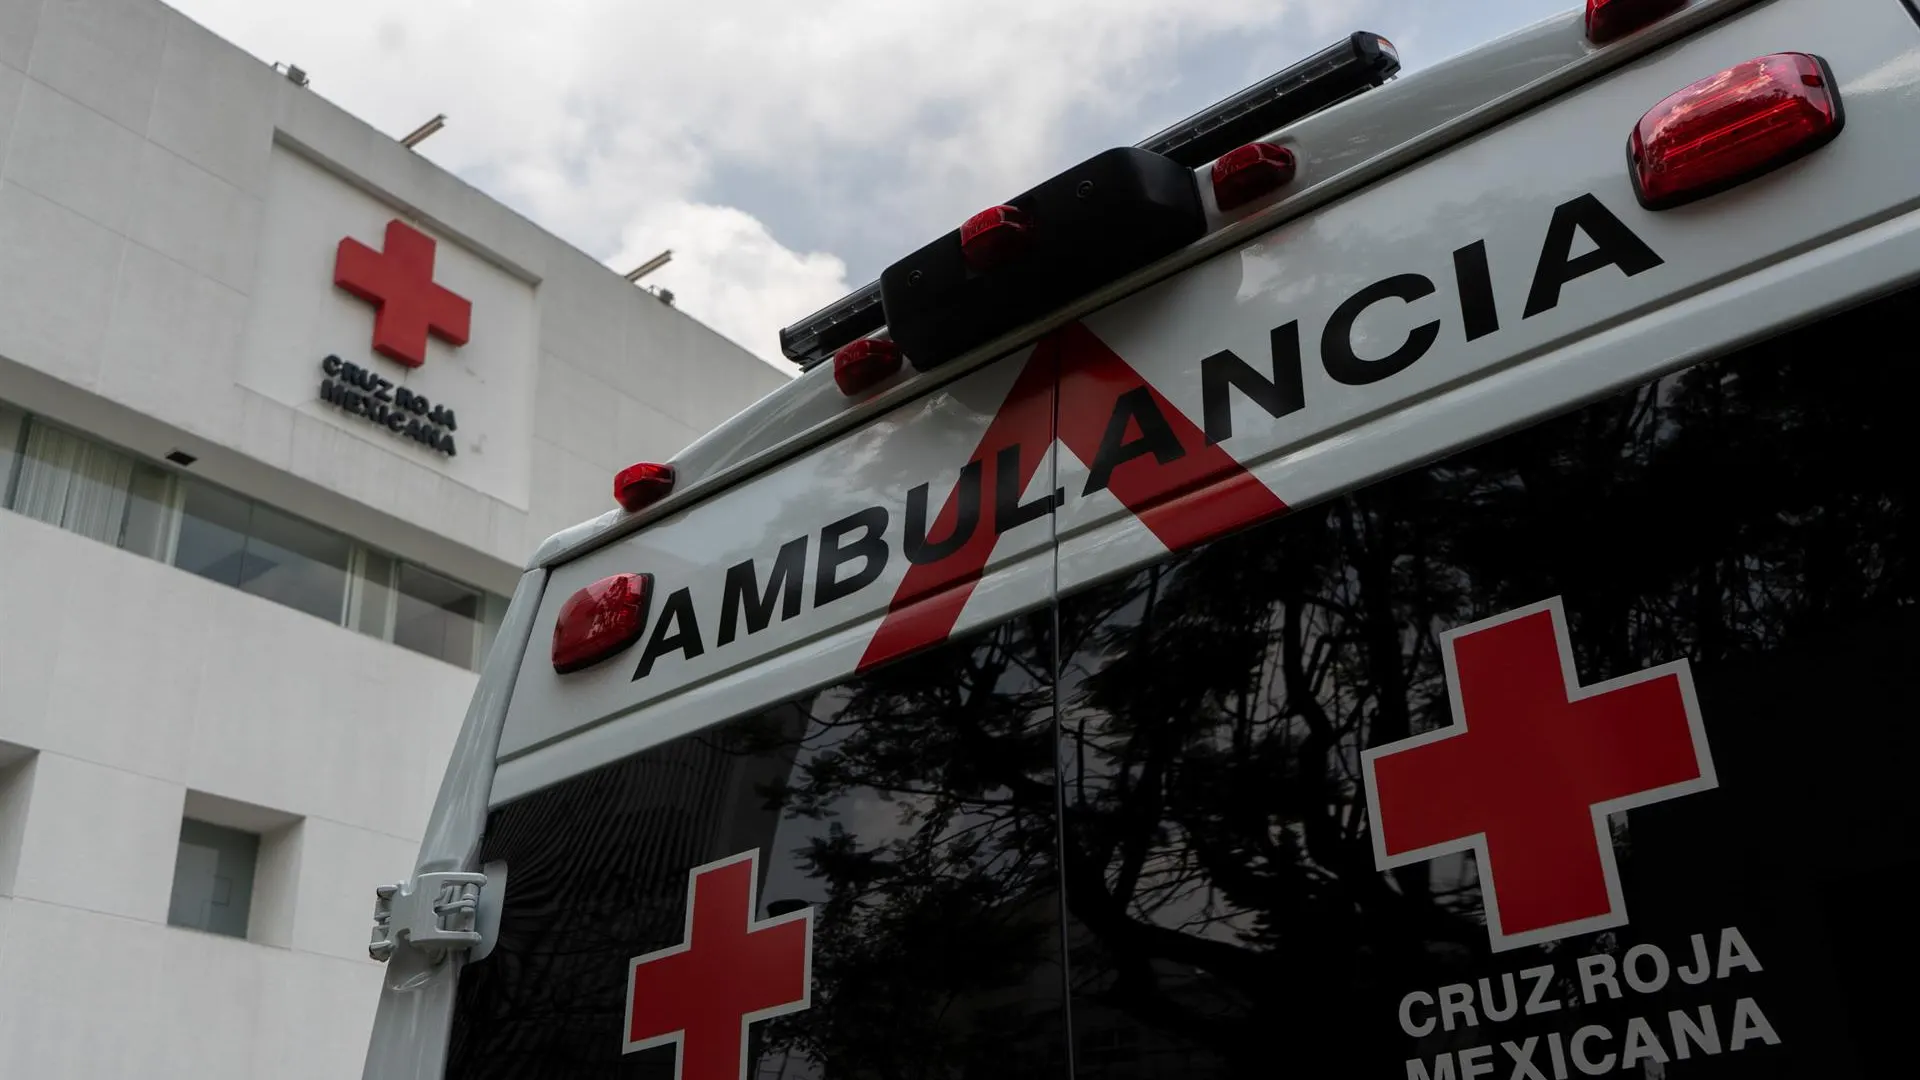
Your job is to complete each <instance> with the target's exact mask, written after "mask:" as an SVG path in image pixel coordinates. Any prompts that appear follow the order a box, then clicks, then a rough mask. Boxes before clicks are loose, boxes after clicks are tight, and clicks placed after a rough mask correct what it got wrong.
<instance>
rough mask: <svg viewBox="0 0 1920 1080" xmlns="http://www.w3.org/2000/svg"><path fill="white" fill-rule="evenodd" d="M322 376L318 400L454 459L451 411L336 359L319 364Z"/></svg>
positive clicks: (383, 378)
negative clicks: (364, 418) (362, 417)
mask: <svg viewBox="0 0 1920 1080" xmlns="http://www.w3.org/2000/svg"><path fill="white" fill-rule="evenodd" d="M320 371H321V373H322V374H324V375H326V378H325V379H322V380H321V381H320V400H321V401H324V402H326V403H327V404H329V405H333V406H336V407H338V408H339V409H341V410H342V411H343V412H349V413H352V414H353V415H355V416H364V417H366V418H367V420H368V421H370V422H372V423H374V424H376V425H378V426H380V427H383V428H386V429H387V430H388V431H391V432H393V433H394V434H395V435H398V436H400V437H402V438H406V439H412V440H413V441H414V442H417V443H420V444H421V445H423V446H430V447H432V448H434V449H435V450H438V451H440V452H441V453H443V454H445V455H447V456H448V457H452V456H454V447H453V435H452V434H450V433H451V432H452V431H454V430H455V429H457V428H458V427H459V426H460V425H459V423H458V422H457V421H456V419H455V418H454V415H453V410H452V409H449V408H447V407H446V406H444V405H435V404H433V403H432V402H430V401H428V400H427V399H426V397H425V396H424V395H422V394H416V393H414V392H413V391H411V390H409V389H407V388H406V387H404V386H395V385H394V383H393V380H392V379H388V378H385V377H384V376H381V375H379V374H377V373H375V372H373V371H371V370H369V369H367V368H363V367H361V366H360V365H358V364H349V363H347V362H346V361H344V360H342V359H340V358H339V357H337V356H329V357H327V358H326V359H325V360H322V361H320Z"/></svg>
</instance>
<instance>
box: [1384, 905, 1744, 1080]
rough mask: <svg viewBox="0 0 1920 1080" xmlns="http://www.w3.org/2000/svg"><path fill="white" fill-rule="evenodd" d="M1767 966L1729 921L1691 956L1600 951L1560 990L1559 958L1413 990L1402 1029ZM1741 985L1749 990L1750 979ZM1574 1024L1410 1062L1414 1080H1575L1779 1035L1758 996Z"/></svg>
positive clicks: (1655, 950)
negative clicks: (1490, 975) (1495, 974)
mask: <svg viewBox="0 0 1920 1080" xmlns="http://www.w3.org/2000/svg"><path fill="white" fill-rule="evenodd" d="M1761 970H1762V968H1761V966H1760V960H1759V958H1758V957H1757V956H1756V955H1755V954H1754V951H1753V949H1752V947H1751V946H1749V945H1748V944H1747V940H1746V938H1745V937H1744V936H1742V935H1741V933H1740V930H1739V928H1738V927H1731V926H1730V927H1727V928H1725V929H1723V930H1721V931H1720V933H1719V934H1718V940H1717V942H1716V941H1714V940H1712V939H1711V938H1710V937H1709V935H1706V934H1695V935H1693V936H1692V938H1691V939H1690V940H1689V941H1688V948H1687V951H1686V954H1685V955H1682V956H1679V957H1669V956H1668V955H1667V953H1666V951H1665V950H1663V949H1661V948H1660V947H1659V946H1658V945H1652V944H1647V943H1641V944H1638V945H1634V946H1632V947H1631V948H1629V949H1627V950H1626V952H1625V953H1624V954H1622V955H1621V956H1619V957H1615V956H1613V955H1612V954H1610V953H1597V954H1594V955H1592V956H1583V957H1580V958H1579V959H1578V960H1577V961H1575V963H1574V971H1573V972H1572V974H1573V976H1574V979H1573V982H1572V983H1571V984H1568V985H1567V986H1566V991H1565V992H1561V991H1560V989H1559V984H1557V983H1556V976H1557V975H1558V974H1559V972H1557V971H1556V969H1555V968H1554V966H1553V965H1552V964H1542V965H1540V966H1538V967H1530V968H1526V969H1525V970H1522V971H1518V972H1507V973H1505V974H1503V975H1501V976H1500V977H1499V978H1497V979H1494V978H1481V979H1478V980H1476V981H1475V982H1471V983H1464V982H1463V983H1453V984H1450V985H1447V986H1442V987H1439V988H1438V989H1437V990H1434V991H1431V992H1429V991H1426V990H1415V991H1413V992H1412V993H1410V994H1408V995H1406V996H1405V997H1403V998H1401V999H1400V1009H1399V1020H1400V1030H1402V1031H1404V1032H1406V1034H1407V1036H1408V1037H1409V1038H1414V1039H1423V1038H1427V1037H1429V1036H1432V1035H1434V1034H1436V1033H1438V1032H1452V1031H1456V1030H1465V1029H1469V1028H1476V1027H1479V1026H1481V1025H1482V1024H1486V1025H1494V1024H1502V1023H1505V1022H1507V1021H1509V1020H1512V1019H1514V1018H1515V1017H1517V1016H1539V1015H1542V1014H1545V1013H1556V1012H1559V1011H1561V1010H1562V1009H1564V1008H1568V1007H1569V1005H1570V1004H1572V1001H1571V999H1572V998H1573V997H1574V996H1575V995H1576V994H1577V1001H1578V1004H1581V1005H1595V1004H1598V1003H1600V1002H1603V1001H1618V1000H1621V999H1622V998H1626V997H1631V996H1634V995H1651V994H1659V993H1662V992H1665V991H1667V990H1669V989H1671V988H1673V987H1675V986H1676V985H1678V986H1701V985H1703V984H1706V983H1709V982H1714V981H1719V980H1725V979H1730V978H1733V977H1735V976H1737V975H1742V974H1747V973H1751V974H1759V973H1760V972H1761ZM1742 989H1745V987H1744V986H1743V987H1742ZM1566 1027H1567V1029H1570V1030H1558V1031H1549V1032H1547V1033H1545V1034H1542V1035H1528V1036H1526V1037H1523V1038H1514V1039H1499V1038H1497V1037H1496V1038H1493V1039H1492V1040H1491V1041H1489V1042H1487V1043H1485V1044H1483V1045H1480V1046H1474V1047H1470V1048H1468V1049H1465V1050H1455V1051H1451V1052H1447V1053H1442V1054H1439V1055H1437V1056H1435V1057H1432V1058H1427V1057H1415V1058H1410V1059H1408V1061H1407V1074H1406V1075H1407V1080H1479V1078H1480V1077H1490V1078H1494V1077H1497V1078H1501V1080H1548V1078H1552V1080H1569V1078H1570V1077H1573V1076H1604V1075H1607V1074H1608V1073H1614V1072H1634V1073H1638V1072H1640V1071H1641V1066H1642V1065H1643V1064H1645V1063H1653V1064H1662V1065H1664V1064H1667V1063H1669V1062H1674V1061H1686V1060H1689V1059H1691V1058H1693V1057H1710V1056H1714V1055H1717V1054H1725V1053H1733V1052H1736V1051H1740V1050H1745V1049H1748V1048H1750V1047H1753V1046H1756V1045H1759V1046H1777V1045H1779V1043H1780V1034H1779V1032H1777V1031H1775V1030H1774V1027H1773V1023H1772V1022H1771V1021H1769V1020H1768V1019H1767V1014H1766V1013H1765V1012H1764V1011H1762V1010H1761V1008H1760V1005H1759V1002H1758V1001H1756V1000H1755V999H1754V998H1753V997H1751V996H1742V997H1738V998H1735V999H1734V1000H1733V1002H1732V1003H1731V1005H1728V1004H1726V1003H1725V1002H1724V1001H1716V1002H1709V1003H1707V1004H1699V1005H1692V1004H1690V1005H1688V1006H1686V1007H1683V1008H1676V1009H1668V1010H1666V1011H1665V1012H1664V1013H1660V1014H1656V1015H1651V1016H1635V1017H1631V1018H1629V1019H1628V1020H1627V1021H1626V1022H1625V1023H1624V1024H1622V1023H1617V1022H1615V1023H1611V1025H1609V1024H1602V1023H1589V1024H1579V1023H1578V1022H1577V1020H1570V1021H1569V1022H1568V1024H1567V1025H1566Z"/></svg>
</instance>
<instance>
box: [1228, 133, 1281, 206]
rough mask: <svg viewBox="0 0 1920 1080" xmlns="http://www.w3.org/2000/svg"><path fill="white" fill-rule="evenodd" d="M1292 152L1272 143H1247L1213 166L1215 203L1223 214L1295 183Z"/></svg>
mask: <svg viewBox="0 0 1920 1080" xmlns="http://www.w3.org/2000/svg"><path fill="white" fill-rule="evenodd" d="M1297 168H1298V165H1297V163H1296V161H1295V159H1294V156H1293V151H1291V150H1289V149H1287V148H1286V147H1284V146H1276V145H1275V144H1273V143H1258V142H1257V143H1248V144H1247V145H1245V146H1242V147H1240V148H1239V149H1237V150H1232V151H1229V152H1228V153H1226V154H1224V155H1222V156H1221V158H1220V160H1218V161H1216V162H1214V163H1213V201H1214V203H1215V204H1216V205H1218V206H1219V207H1220V209H1221V211H1222V212H1226V211H1229V210H1237V209H1239V208H1240V207H1242V206H1245V205H1247V204H1248V203H1250V202H1252V201H1254V200H1255V199H1258V198H1260V197H1261V196H1262V195H1267V194H1271V193H1272V192H1274V191H1278V190H1279V189H1280V188H1283V187H1285V186H1287V185H1288V184H1290V183H1292V182H1293V177H1294V173H1295V171H1296V170H1297Z"/></svg>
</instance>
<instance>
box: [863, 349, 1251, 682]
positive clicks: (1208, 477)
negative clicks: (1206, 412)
mask: <svg viewBox="0 0 1920 1080" xmlns="http://www.w3.org/2000/svg"><path fill="white" fill-rule="evenodd" d="M1056 380H1057V385H1058V387H1059V395H1060V402H1059V408H1058V409H1057V410H1055V409H1054V408H1052V407H1051V406H1052V404H1053V389H1054V386H1055V385H1056ZM1142 391H1144V392H1145V394H1146V395H1147V396H1148V399H1149V400H1150V401H1151V402H1152V406H1153V408H1154V409H1156V410H1158V412H1159V414H1160V416H1161V417H1162V418H1164V419H1165V421H1166V423H1167V425H1168V427H1169V428H1170V429H1171V431H1172V432H1173V435H1174V436H1175V437H1176V438H1177V439H1178V440H1179V443H1180V449H1181V451H1182V452H1181V454H1180V455H1179V456H1178V457H1175V458H1173V459H1172V460H1169V461H1166V462H1162V461H1160V460H1159V459H1158V458H1157V457H1156V456H1155V455H1153V454H1144V455H1141V456H1138V457H1134V458H1132V459H1130V460H1127V461H1125V462H1123V463H1121V464H1120V465H1118V466H1115V467H1114V469H1113V473H1112V476H1111V477H1110V479H1109V481H1108V485H1107V487H1108V490H1110V491H1112V492H1113V494H1114V497H1115V498H1117V499H1119V500H1120V503H1121V505H1123V506H1125V507H1126V508H1127V509H1128V510H1130V511H1132V512H1133V514H1134V515H1135V516H1137V517H1138V518H1139V519H1140V521H1141V523H1142V524H1144V525H1145V526H1146V527H1147V528H1148V529H1149V530H1150V531H1151V532H1152V533H1153V534H1154V536H1156V537H1158V538H1159V539H1160V542H1161V543H1163V544H1165V545H1166V546H1167V548H1168V550H1171V551H1180V550H1182V549H1185V548H1189V547H1193V546H1195V545H1197V544H1200V543H1203V542H1205V541H1207V540H1211V539H1213V538H1215V537H1217V536H1220V535H1222V534H1224V533H1228V532H1231V531H1233V530H1235V529H1238V528H1241V527H1244V526H1247V525H1251V524H1253V523H1255V522H1258V521H1262V520H1265V519H1267V518H1270V517H1273V516H1275V515H1277V514H1281V513H1284V512H1285V511H1286V509H1287V506H1286V504H1285V503H1284V502H1282V501H1280V499H1279V497H1278V496H1276V495H1274V493H1273V492H1272V491H1271V490H1269V489H1268V488H1267V486H1266V485H1265V484H1262V483H1261V482H1260V481H1259V480H1258V479H1256V478H1255V477H1254V475H1253V474H1252V473H1250V472H1248V471H1247V469H1246V468H1245V467H1244V466H1242V465H1241V464H1240V463H1239V462H1238V461H1236V460H1235V459H1234V458H1233V456H1232V455H1231V454H1228V453H1227V452H1226V451H1225V450H1222V449H1221V448H1220V447H1218V446H1214V445H1209V444H1208V442H1207V438H1206V434H1205V433H1204V432H1202V431H1201V430H1200V428H1199V427H1197V426H1196V425H1195V424H1194V423H1193V421H1192V420H1190V419H1188V418H1187V416H1186V414H1185V413H1182V412H1181V411H1180V410H1179V409H1177V408H1175V407H1174V405H1173V403H1172V402H1170V401H1168V400H1167V399H1166V398H1165V397H1164V396H1163V395H1162V394H1161V393H1160V392H1159V391H1158V390H1156V389H1154V387H1153V385H1152V384H1151V383H1149V382H1147V380H1146V379H1145V378H1143V377H1142V376H1141V375H1140V373H1139V372H1138V371H1136V370H1135V369H1134V367H1133V365H1132V364H1129V363H1127V362H1126V360H1124V359H1122V358H1121V356H1120V354H1118V353H1116V352H1114V351H1113V350H1112V349H1111V348H1109V347H1107V344H1106V343H1105V342H1103V341H1101V340H1100V339H1099V337H1097V336H1096V335H1095V334H1094V333H1093V331H1091V330H1089V329H1087V328H1086V327H1085V326H1084V325H1082V324H1080V323H1072V324H1070V325H1067V326H1064V327H1062V328H1060V329H1059V330H1056V331H1055V332H1053V333H1052V334H1049V335H1048V336H1047V337H1045V338H1042V339H1041V341H1040V342H1039V344H1037V345H1035V346H1034V350H1033V355H1032V356H1031V357H1029V358H1028V360H1027V363H1026V366H1025V367H1024V368H1023V369H1021V372H1020V377H1019V378H1018V379H1016V380H1015V382H1014V385H1013V389H1012V390H1011V391H1009V392H1008V394H1007V398H1006V401H1005V402H1004V403H1003V404H1002V405H1001V406H1000V411H999V412H998V413H996V414H995V415H994V418H993V420H992V422H991V423H989V424H988V425H987V430H986V433H985V434H983V435H982V436H981V438H980V444H979V446H977V447H976V448H975V449H974V451H973V455H972V457H970V458H968V459H967V460H968V463H972V462H979V463H980V464H981V468H982V469H983V470H984V472H983V475H982V477H981V482H982V488H983V489H984V490H985V491H986V492H989V493H991V492H993V491H995V490H997V489H998V479H999V478H998V476H997V475H996V473H995V470H996V469H997V467H998V462H999V455H1000V452H1001V451H1002V450H1005V449H1006V448H1007V447H1009V446H1013V445H1016V444H1018V445H1021V446H1023V447H1046V446H1050V445H1051V444H1052V443H1053V441H1054V435H1055V428H1054V418H1055V413H1056V411H1057V413H1058V417H1059V428H1058V438H1059V441H1060V442H1061V443H1063V444H1065V446H1066V448H1067V449H1068V451H1070V452H1071V453H1072V454H1073V456H1074V457H1076V458H1079V459H1080V460H1081V462H1083V463H1086V464H1088V465H1089V467H1091V465H1092V463H1093V462H1094V460H1095V458H1096V457H1097V456H1098V454H1099V451H1100V447H1101V443H1102V441H1103V440H1104V439H1105V438H1106V436H1107V427H1108V425H1109V423H1111V422H1112V419H1113V417H1114V415H1115V413H1116V410H1117V409H1118V407H1119V406H1120V404H1121V399H1122V398H1123V397H1125V396H1126V395H1129V394H1136V393H1139V392H1142ZM1043 456H1044V455H1043V454H1042V453H1039V452H1035V453H1022V454H1021V455H1020V456H1019V465H1018V468H1019V470H1020V472H1019V484H1018V488H1019V490H1021V491H1025V490H1026V488H1027V486H1028V485H1029V484H1031V483H1032V482H1033V477H1034V474H1035V473H1037V472H1038V471H1039V468H1040V462H1041V459H1042V457H1043ZM990 497H991V496H990V495H989V498H990ZM959 514H960V506H959V489H958V486H957V485H956V487H955V490H954V491H953V492H950V493H949V494H948V495H947V501H946V503H945V504H944V505H943V506H942V507H941V509H940V514H939V516H938V517H936V518H935V519H934V522H933V524H932V526H931V527H930V528H929V529H928V530H927V534H928V535H929V536H948V535H951V534H952V531H953V529H954V528H955V526H956V525H957V524H958V521H959ZM998 537H999V534H998V533H997V532H996V531H995V530H994V529H993V528H992V527H991V525H989V524H987V523H982V525H981V527H979V528H976V529H975V530H974V532H973V535H972V537H971V538H970V539H969V540H968V541H967V543H966V544H965V545H964V546H963V547H961V548H960V550H958V551H956V552H954V553H953V554H952V555H950V556H948V557H947V558H945V559H942V560H940V561H939V562H935V563H926V564H921V565H916V566H913V567H911V568H910V569H909V570H908V571H907V575H906V577H905V579H903V580H902V581H901V582H900V587H899V588H898V589H897V590H895V592H894V596H893V602H892V604H891V605H890V606H889V607H888V610H887V616H886V618H885V619H884V620H882V622H881V624H880V629H879V630H878V631H876V632H875V634H874V636H873V640H872V641H871V642H869V643H868V645H867V651H866V655H865V656H863V657H862V658H861V661H860V670H862V671H865V670H867V669H869V668H872V667H874V666H876V665H879V664H883V663H886V662H887V661H889V660H892V659H894V658H896V657H900V656H904V655H906V654H907V653H910V652H913V651H915V650H918V649H922V648H925V647H927V646H929V645H934V644H938V643H939V642H942V641H945V640H946V639H947V636H948V635H949V634H951V633H952V632H953V628H954V626H955V625H956V624H957V623H958V622H959V621H960V612H961V610H962V609H964V608H965V607H966V604H967V599H968V598H969V597H971V596H972V595H973V588H974V586H975V585H976V584H977V583H978V582H979V580H980V575H981V574H982V573H983V572H984V571H985V569H986V565H987V560H988V559H989V558H990V557H991V556H992V555H993V546H994V543H995V542H996V540H997V539H998Z"/></svg>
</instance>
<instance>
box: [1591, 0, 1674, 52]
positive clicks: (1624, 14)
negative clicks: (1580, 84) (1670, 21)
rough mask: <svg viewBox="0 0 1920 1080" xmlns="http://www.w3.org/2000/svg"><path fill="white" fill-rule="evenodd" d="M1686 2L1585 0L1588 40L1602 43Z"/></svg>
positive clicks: (1636, 28) (1618, 36)
mask: <svg viewBox="0 0 1920 1080" xmlns="http://www.w3.org/2000/svg"><path fill="white" fill-rule="evenodd" d="M1686 6H1687V0H1587V40H1588V41H1591V42H1593V43H1594V44H1595V45H1604V44H1606V43H1607V42H1609V41H1612V40H1614V39H1615V38H1622V37H1626V36H1627V35H1628V34H1631V33H1633V32H1634V31H1635V30H1639V29H1641V28H1643V27H1646V26H1650V25H1652V24H1653V23H1656V22H1659V21H1660V20H1661V19H1663V18H1665V17H1667V16H1668V15H1671V14H1673V13H1674V12H1676V11H1679V10H1680V9H1681V8H1683V7H1686Z"/></svg>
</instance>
